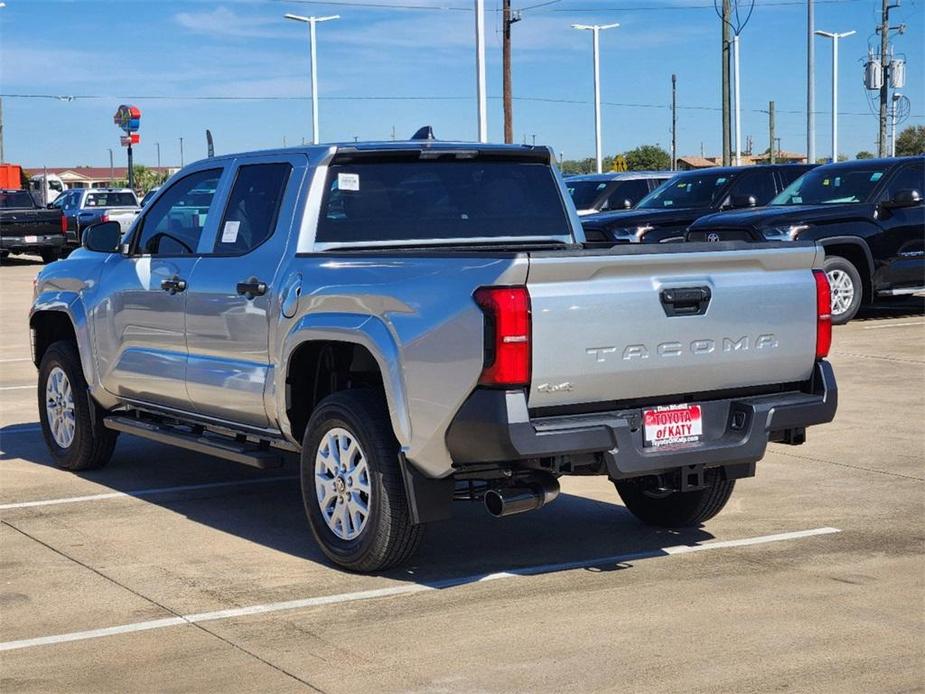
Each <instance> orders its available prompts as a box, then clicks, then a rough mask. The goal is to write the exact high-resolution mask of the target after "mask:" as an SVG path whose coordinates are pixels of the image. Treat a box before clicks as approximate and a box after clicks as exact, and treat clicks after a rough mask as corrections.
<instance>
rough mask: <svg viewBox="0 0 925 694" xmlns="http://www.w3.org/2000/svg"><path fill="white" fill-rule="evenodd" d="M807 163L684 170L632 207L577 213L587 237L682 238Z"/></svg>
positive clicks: (776, 188) (778, 187)
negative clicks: (704, 219) (708, 217)
mask: <svg viewBox="0 0 925 694" xmlns="http://www.w3.org/2000/svg"><path fill="white" fill-rule="evenodd" d="M810 168H811V167H810V166H808V165H806V164H768V165H761V166H740V167H721V168H711V169H699V170H697V171H685V172H684V173H680V174H677V175H676V176H674V177H673V178H671V179H669V180H668V181H665V183H663V184H662V185H660V186H659V187H658V188H656V189H655V190H653V191H652V192H651V193H649V194H648V195H647V196H646V197H644V198H643V199H642V200H640V201H639V204H638V205H636V207H634V208H633V209H632V210H620V211H616V212H608V213H602V214H595V215H588V216H587V217H582V219H581V226H582V227H583V228H584V230H585V238H586V239H587V240H588V241H589V242H591V243H608V242H609V243H664V242H666V241H681V240H683V239H684V231H685V230H686V229H687V227H688V226H689V225H690V224H691V223H692V222H694V221H695V220H697V219H699V218H700V217H702V216H704V215H707V214H712V213H714V212H719V211H720V210H728V209H733V208H743V207H755V206H756V205H767V204H768V202H770V201H771V199H772V198H773V197H774V196H775V195H777V194H778V193H780V192H781V191H782V190H783V189H784V188H786V187H787V186H788V185H790V184H791V183H792V182H793V181H794V180H795V179H797V178H799V177H800V176H801V175H802V174H803V173H804V172H806V171H807V170H809V169H810Z"/></svg>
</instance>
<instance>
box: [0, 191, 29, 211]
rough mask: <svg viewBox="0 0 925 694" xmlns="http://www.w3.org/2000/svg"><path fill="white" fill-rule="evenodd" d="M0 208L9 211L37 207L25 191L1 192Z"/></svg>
mask: <svg viewBox="0 0 925 694" xmlns="http://www.w3.org/2000/svg"><path fill="white" fill-rule="evenodd" d="M0 207H3V208H9V209H23V208H31V207H35V203H33V202H32V196H31V195H29V193H27V192H26V191H24V190H14V191H4V192H0Z"/></svg>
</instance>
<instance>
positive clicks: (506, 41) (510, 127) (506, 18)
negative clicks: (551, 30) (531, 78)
mask: <svg viewBox="0 0 925 694" xmlns="http://www.w3.org/2000/svg"><path fill="white" fill-rule="evenodd" d="M520 19H521V18H520V14H519V13H515V12H514V11H513V10H511V0H504V10H503V12H502V20H501V21H502V24H503V30H502V41H501V54H502V63H503V75H502V82H503V86H502V92H503V100H504V142H505V143H506V144H511V143H512V142H513V141H514V105H513V103H512V98H513V97H512V95H511V92H512V86H511V82H512V80H511V24H513V23H514V22H519V21H520Z"/></svg>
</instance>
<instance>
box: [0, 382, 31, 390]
mask: <svg viewBox="0 0 925 694" xmlns="http://www.w3.org/2000/svg"><path fill="white" fill-rule="evenodd" d="M0 390H35V384H34V383H33V384H32V385H31V386H0Z"/></svg>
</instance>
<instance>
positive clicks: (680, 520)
mask: <svg viewBox="0 0 925 694" xmlns="http://www.w3.org/2000/svg"><path fill="white" fill-rule="evenodd" d="M704 481H705V482H706V486H705V487H704V488H703V489H698V490H697V491H692V492H670V491H660V490H658V489H657V488H656V486H655V484H654V483H653V478H647V477H642V478H637V479H629V480H620V481H616V482H614V486H616V488H617V492H618V493H619V494H620V498H621V499H623V503H624V504H626V508H627V509H628V510H629V511H630V512H631V513H632V514H633V515H634V516H636V517H637V518H638V519H639V520H641V521H642V522H643V523H646V524H648V525H657V526H660V527H662V528H686V527H692V526H697V525H700V524H701V523H705V522H706V521H708V520H710V519H711V518H713V517H714V516H715V515H716V514H718V513H719V512H720V511H722V510H723V507H724V506H725V505H726V502H727V501H729V497H730V496H732V490H733V488H735V480H724V479H722V475H721V473H720V472H719V470H707V471H706V475H705V477H704Z"/></svg>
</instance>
